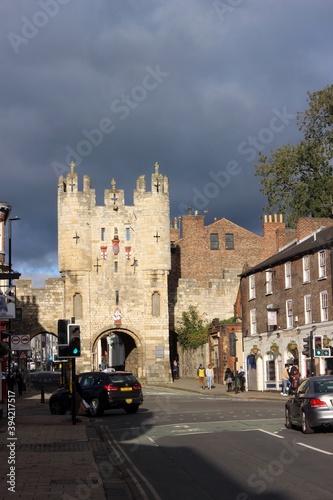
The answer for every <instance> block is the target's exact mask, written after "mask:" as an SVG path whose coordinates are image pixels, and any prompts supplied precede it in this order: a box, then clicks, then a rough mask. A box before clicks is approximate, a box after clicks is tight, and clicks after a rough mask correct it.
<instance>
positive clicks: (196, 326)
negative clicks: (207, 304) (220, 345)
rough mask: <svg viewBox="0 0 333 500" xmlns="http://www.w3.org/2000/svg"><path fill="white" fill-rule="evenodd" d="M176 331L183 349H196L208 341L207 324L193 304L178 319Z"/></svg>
mask: <svg viewBox="0 0 333 500" xmlns="http://www.w3.org/2000/svg"><path fill="white" fill-rule="evenodd" d="M176 333H177V335H178V341H179V343H180V345H181V346H182V347H183V349H185V350H188V349H197V348H198V347H200V346H201V345H203V344H205V343H206V342H207V341H208V324H207V322H206V321H205V320H204V319H203V318H202V317H201V316H200V314H199V312H198V310H197V308H196V307H195V306H189V309H188V311H183V313H182V319H181V320H180V321H178V327H177V329H176Z"/></svg>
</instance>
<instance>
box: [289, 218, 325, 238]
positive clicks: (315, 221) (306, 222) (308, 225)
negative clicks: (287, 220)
mask: <svg viewBox="0 0 333 500" xmlns="http://www.w3.org/2000/svg"><path fill="white" fill-rule="evenodd" d="M323 226H325V227H330V226H333V219H330V218H312V217H307V218H303V219H298V221H297V239H298V240H302V239H303V238H305V237H306V236H308V235H309V234H311V233H313V232H314V231H316V230H317V229H319V228H320V227H323Z"/></svg>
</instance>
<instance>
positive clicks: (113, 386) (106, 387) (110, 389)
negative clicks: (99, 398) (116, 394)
mask: <svg viewBox="0 0 333 500" xmlns="http://www.w3.org/2000/svg"><path fill="white" fill-rule="evenodd" d="M104 389H106V390H107V391H109V392H110V391H118V387H117V386H116V385H111V384H108V385H105V386H104Z"/></svg>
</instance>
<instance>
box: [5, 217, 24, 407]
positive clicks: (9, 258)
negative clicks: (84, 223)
mask: <svg viewBox="0 0 333 500" xmlns="http://www.w3.org/2000/svg"><path fill="white" fill-rule="evenodd" d="M15 220H21V219H20V217H13V218H10V219H8V223H9V226H8V267H9V280H8V285H9V286H8V287H9V289H10V288H11V285H12V222H13V221H15ZM11 330H12V320H11V318H9V319H8V334H9V335H8V347H9V353H8V382H9V384H10V385H11V364H12V345H11V333H12V331H11ZM7 391H8V388H7ZM8 399H9V398H8V392H7V415H8V414H9V413H8Z"/></svg>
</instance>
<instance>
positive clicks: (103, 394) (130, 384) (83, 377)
mask: <svg viewBox="0 0 333 500" xmlns="http://www.w3.org/2000/svg"><path fill="white" fill-rule="evenodd" d="M77 382H78V383H77V392H78V394H79V396H80V397H81V398H82V401H83V405H84V406H85V407H86V409H87V412H88V414H89V415H91V416H94V417H95V416H100V415H102V414H103V413H104V411H106V410H111V409H119V408H122V409H123V410H125V411H126V413H136V412H137V411H138V409H139V406H140V405H141V404H142V403H143V394H142V387H141V384H140V382H139V381H138V380H137V378H136V377H135V376H134V375H133V373H130V372H117V371H114V372H109V373H105V372H86V373H81V374H80V375H78V377H77ZM49 408H50V411H51V413H52V414H57V415H59V414H60V415H64V414H65V413H66V411H68V410H70V408H71V394H70V391H69V390H68V389H66V388H62V389H58V390H57V391H55V392H54V393H53V394H52V395H51V397H50V400H49Z"/></svg>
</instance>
